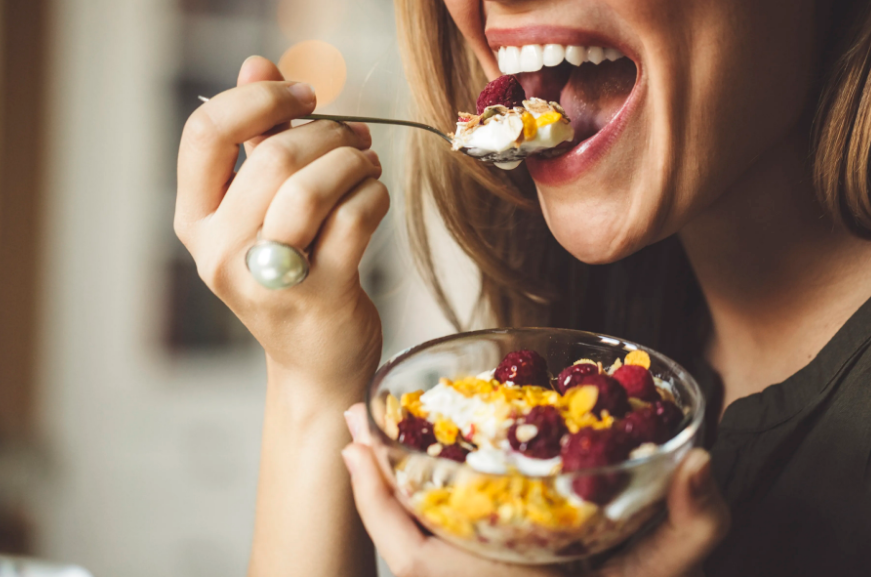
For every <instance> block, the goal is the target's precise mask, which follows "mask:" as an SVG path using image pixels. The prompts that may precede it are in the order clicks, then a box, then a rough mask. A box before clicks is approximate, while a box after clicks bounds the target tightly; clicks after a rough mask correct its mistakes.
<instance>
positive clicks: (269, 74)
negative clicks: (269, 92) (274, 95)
mask: <svg viewBox="0 0 871 577" xmlns="http://www.w3.org/2000/svg"><path fill="white" fill-rule="evenodd" d="M264 80H271V81H278V82H281V81H282V80H284V76H282V74H281V71H280V70H279V69H278V66H276V65H275V64H273V63H272V61H270V60H268V59H267V58H264V57H262V56H249V57H248V58H247V59H246V60H245V62H243V63H242V68H240V69H239V77H238V79H237V80H236V86H242V85H245V84H251V83H252V82H263V81H264Z"/></svg>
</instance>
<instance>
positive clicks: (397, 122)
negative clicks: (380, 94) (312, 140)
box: [197, 96, 454, 144]
mask: <svg viewBox="0 0 871 577" xmlns="http://www.w3.org/2000/svg"><path fill="white" fill-rule="evenodd" d="M197 98H199V99H200V101H201V102H208V101H209V100H211V99H210V98H208V97H207V96H198V97H197ZM300 118H301V119H302V120H333V121H335V122H366V123H368V124H394V125H396V126H410V127H411V128H421V129H423V130H427V131H429V132H432V133H433V134H438V135H439V136H441V137H442V138H444V139H445V140H447V141H448V143H450V144H453V142H454V141H453V140H452V139H451V137H450V136H448V135H447V134H445V133H444V132H442V131H441V130H439V129H438V128H433V127H432V126H429V125H428V124H421V123H420V122H411V121H410V120H393V119H390V118H373V117H371V116H344V115H338V114H309V115H307V116H301V117H300Z"/></svg>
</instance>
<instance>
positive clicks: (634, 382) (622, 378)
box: [613, 365, 661, 403]
mask: <svg viewBox="0 0 871 577" xmlns="http://www.w3.org/2000/svg"><path fill="white" fill-rule="evenodd" d="M613 376H614V379H616V380H617V381H618V382H619V383H620V384H621V385H623V388H624V389H626V393H627V394H628V395H629V396H630V397H635V398H636V399H641V400H642V401H648V402H651V403H652V402H653V401H658V400H659V399H660V398H661V397H660V396H659V393H658V392H656V385H655V384H653V375H651V374H650V371H648V370H647V369H645V368H644V367H640V366H638V365H623V366H622V367H620V368H619V369H617V370H616V371H614V375H613Z"/></svg>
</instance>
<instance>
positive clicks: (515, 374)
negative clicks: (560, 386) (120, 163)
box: [493, 350, 550, 387]
mask: <svg viewBox="0 0 871 577" xmlns="http://www.w3.org/2000/svg"><path fill="white" fill-rule="evenodd" d="M493 376H494V378H495V379H496V380H497V381H499V382H500V383H504V382H506V381H511V382H512V383H514V384H515V385H536V386H539V387H547V386H548V385H549V384H550V375H548V372H547V361H545V360H544V359H543V358H542V357H541V355H539V354H538V353H536V352H535V351H528V350H520V351H514V352H511V353H508V354H507V355H505V358H504V359H502V362H501V363H499V366H498V367H496V372H495V373H494V374H493Z"/></svg>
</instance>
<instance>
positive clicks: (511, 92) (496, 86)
mask: <svg viewBox="0 0 871 577" xmlns="http://www.w3.org/2000/svg"><path fill="white" fill-rule="evenodd" d="M525 98H526V93H525V92H524V91H523V86H521V85H520V82H519V81H518V80H517V77H516V76H514V75H511V74H508V75H506V76H500V77H499V78H497V79H496V80H494V81H493V82H491V83H490V84H488V85H487V86H485V87H484V90H482V91H481V94H480V95H479V96H478V103H477V104H478V114H481V113H483V112H484V109H485V108H487V107H488V106H495V105H497V104H501V105H502V106H505V107H508V108H514V107H515V106H523V100H524V99H525Z"/></svg>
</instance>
